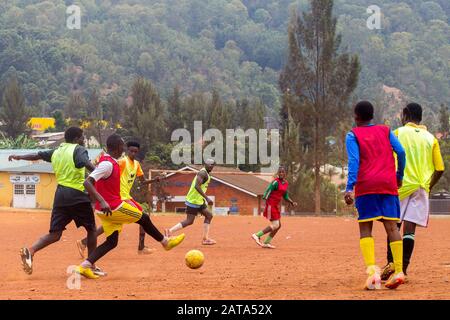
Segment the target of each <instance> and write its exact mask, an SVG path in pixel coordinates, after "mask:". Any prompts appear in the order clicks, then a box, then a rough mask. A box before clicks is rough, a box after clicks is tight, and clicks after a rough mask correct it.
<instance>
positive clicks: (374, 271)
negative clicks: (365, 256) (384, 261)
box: [364, 266, 381, 290]
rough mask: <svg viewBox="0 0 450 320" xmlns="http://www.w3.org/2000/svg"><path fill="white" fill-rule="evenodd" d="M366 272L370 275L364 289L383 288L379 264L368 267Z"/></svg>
mask: <svg viewBox="0 0 450 320" xmlns="http://www.w3.org/2000/svg"><path fill="white" fill-rule="evenodd" d="M366 272H367V274H368V275H369V277H368V278H367V280H366V283H365V285H364V289H366V290H379V289H381V277H380V268H378V267H377V266H370V267H368V268H367V271H366Z"/></svg>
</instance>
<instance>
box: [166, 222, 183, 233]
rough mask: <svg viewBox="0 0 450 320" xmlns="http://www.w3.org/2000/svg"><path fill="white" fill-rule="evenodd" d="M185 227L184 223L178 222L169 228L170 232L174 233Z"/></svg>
mask: <svg viewBox="0 0 450 320" xmlns="http://www.w3.org/2000/svg"><path fill="white" fill-rule="evenodd" d="M181 229H183V225H182V224H181V222H180V223H177V224H176V225H174V226H173V227H172V228H170V229H169V231H170V233H173V232H175V231H178V230H181Z"/></svg>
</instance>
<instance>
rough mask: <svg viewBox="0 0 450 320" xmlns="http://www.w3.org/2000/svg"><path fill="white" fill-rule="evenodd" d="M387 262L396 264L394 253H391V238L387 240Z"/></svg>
mask: <svg viewBox="0 0 450 320" xmlns="http://www.w3.org/2000/svg"><path fill="white" fill-rule="evenodd" d="M387 262H388V263H391V262H394V258H393V257H392V251H391V246H390V241H389V237H388V238H387Z"/></svg>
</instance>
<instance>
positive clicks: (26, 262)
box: [20, 248, 33, 274]
mask: <svg viewBox="0 0 450 320" xmlns="http://www.w3.org/2000/svg"><path fill="white" fill-rule="evenodd" d="M20 258H21V259H22V267H23V271H25V273H26V274H32V273H33V256H32V255H31V253H30V250H28V248H22V249H20Z"/></svg>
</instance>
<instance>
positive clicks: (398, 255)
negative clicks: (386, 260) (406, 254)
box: [389, 240, 403, 273]
mask: <svg viewBox="0 0 450 320" xmlns="http://www.w3.org/2000/svg"><path fill="white" fill-rule="evenodd" d="M389 245H390V246H391V250H392V256H393V258H394V267H395V273H399V272H403V241H401V240H398V241H393V242H391V243H390V244H389Z"/></svg>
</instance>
